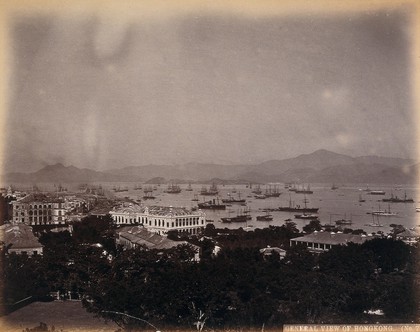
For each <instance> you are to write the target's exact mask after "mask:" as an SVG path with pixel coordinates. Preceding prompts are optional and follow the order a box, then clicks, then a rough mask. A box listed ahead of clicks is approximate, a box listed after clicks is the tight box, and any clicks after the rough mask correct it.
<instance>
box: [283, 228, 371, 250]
mask: <svg viewBox="0 0 420 332" xmlns="http://www.w3.org/2000/svg"><path fill="white" fill-rule="evenodd" d="M372 238H373V237H372V236H367V235H355V234H344V233H341V232H337V233H334V232H323V231H320V232H317V231H315V232H313V233H311V234H307V235H305V236H301V237H297V238H294V239H291V240H290V246H291V247H292V246H295V245H297V244H304V245H305V246H307V248H308V250H309V251H310V252H315V253H321V252H324V251H328V250H330V249H331V248H333V247H335V246H340V245H347V244H348V243H351V242H352V243H356V244H362V243H363V242H365V241H367V240H370V239H372Z"/></svg>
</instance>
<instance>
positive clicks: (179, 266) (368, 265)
mask: <svg viewBox="0 0 420 332" xmlns="http://www.w3.org/2000/svg"><path fill="white" fill-rule="evenodd" d="M102 226H103V225H102ZM102 226H101V227H102ZM86 227H87V226H86ZM101 229H102V231H101V232H99V235H101V236H100V237H98V234H96V233H95V232H94V231H92V232H91V234H92V236H89V238H90V240H89V239H88V238H86V237H85V238H84V239H83V240H80V238H78V237H77V236H76V237H75V236H73V237H71V236H70V235H69V234H68V233H58V234H49V235H45V236H44V237H43V238H42V239H41V240H42V241H43V242H44V244H45V246H46V247H45V253H44V255H43V256H42V257H36V258H28V257H25V256H17V255H10V256H7V257H5V264H4V265H3V273H2V276H3V281H4V282H5V283H6V287H5V289H6V290H7V291H6V293H5V295H6V296H7V297H8V298H9V300H10V301H11V300H13V299H20V298H23V297H25V296H28V295H33V294H38V295H42V294H46V293H48V292H49V291H60V292H68V291H72V292H75V293H80V294H83V295H84V300H83V303H84V305H85V306H86V307H87V308H88V309H89V310H90V311H92V312H95V313H98V314H100V315H101V316H103V317H106V318H109V319H112V320H114V321H115V322H117V323H118V324H120V325H121V326H125V327H127V326H129V325H133V324H140V325H141V324H142V323H141V322H140V321H134V320H132V319H128V318H127V317H126V316H123V315H117V314H114V313H110V311H113V312H121V313H125V314H127V315H132V316H135V317H138V318H140V319H143V320H146V321H148V322H150V323H151V324H154V325H156V326H159V327H162V326H176V327H186V326H189V327H191V326H195V325H196V324H197V321H198V319H201V322H204V321H205V324H206V326H209V327H213V328H228V327H237V326H249V327H252V326H255V327H261V326H262V325H263V324H264V326H266V327H269V326H277V325H280V324H283V323H324V324H326V323H348V322H359V323H362V322H372V321H377V320H378V318H372V317H371V316H368V315H366V314H364V312H365V311H367V310H370V309H381V310H383V311H384V313H385V316H383V317H382V318H379V319H382V322H388V323H389V322H395V323H398V322H412V321H417V318H416V317H418V315H416V314H417V313H418V311H417V310H418V303H417V301H416V293H415V292H414V291H413V290H415V289H418V284H419V272H420V271H419V270H418V266H417V265H416V264H415V262H416V257H417V255H416V254H417V253H418V251H419V249H418V248H415V247H409V246H407V245H405V244H404V243H403V242H400V241H394V240H390V239H375V240H371V241H368V242H366V243H364V244H363V245H355V244H349V245H348V246H343V247H337V248H333V249H332V250H330V251H329V252H327V253H323V254H321V255H319V256H314V255H312V254H310V253H309V252H308V251H307V250H306V248H303V247H299V246H297V247H292V248H288V252H287V255H286V258H285V259H283V260H280V259H279V257H276V256H272V257H270V258H268V259H267V258H266V259H265V258H264V257H263V256H262V255H261V254H260V252H259V249H260V248H261V247H265V246H266V245H267V244H270V245H272V246H274V245H282V246H285V245H286V244H287V243H288V241H289V239H290V238H291V237H294V236H296V231H294V230H293V227H290V225H289V226H288V227H287V228H286V227H283V228H282V227H272V228H269V229H266V230H258V231H255V232H245V231H240V230H239V231H238V230H235V231H233V232H232V233H229V232H227V231H220V232H219V231H217V230H215V229H214V228H210V229H208V230H207V232H211V233H212V234H211V239H209V238H207V239H204V240H203V241H198V239H195V240H194V239H193V240H192V241H193V242H194V243H196V244H200V246H201V247H202V249H203V252H204V251H205V252H206V255H204V258H203V259H202V260H201V261H200V262H199V263H194V262H192V261H191V260H190V258H192V255H193V251H191V250H190V249H189V247H188V246H184V247H178V248H177V249H172V250H164V251H156V250H147V249H146V248H142V247H140V248H137V249H133V250H122V249H121V248H115V247H112V246H110V245H109V236H108V229H107V228H106V227H102V228H101ZM207 235H210V234H207ZM80 236H82V235H80ZM102 239H103V241H104V242H103V243H102V244H103V245H105V244H107V243H108V247H109V249H108V251H107V252H105V250H104V246H102V247H98V246H95V245H92V244H93V243H89V241H90V242H95V243H96V242H97V241H99V240H102ZM215 241H217V244H218V245H221V246H222V247H223V248H224V249H223V250H222V251H221V252H220V253H219V255H217V256H216V257H212V256H211V248H212V244H214V242H215ZM226 244H228V245H226ZM245 244H246V245H245ZM200 317H201V318H200ZM373 319H374V320H373Z"/></svg>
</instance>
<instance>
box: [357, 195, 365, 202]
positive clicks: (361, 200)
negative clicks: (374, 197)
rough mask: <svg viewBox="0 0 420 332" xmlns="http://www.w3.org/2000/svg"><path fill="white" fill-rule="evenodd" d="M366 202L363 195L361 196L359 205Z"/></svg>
mask: <svg viewBox="0 0 420 332" xmlns="http://www.w3.org/2000/svg"><path fill="white" fill-rule="evenodd" d="M363 202H366V200H365V199H364V198H363V197H362V195H359V203H363Z"/></svg>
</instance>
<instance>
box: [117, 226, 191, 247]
mask: <svg viewBox="0 0 420 332" xmlns="http://www.w3.org/2000/svg"><path fill="white" fill-rule="evenodd" d="M117 232H118V234H119V236H120V237H123V238H125V239H127V240H129V241H130V242H131V243H134V244H137V245H145V246H146V247H148V248H150V249H169V248H173V247H176V246H179V245H181V244H187V243H188V242H185V241H173V240H170V239H168V238H166V237H164V236H161V235H159V234H157V233H152V232H149V231H148V230H147V229H146V228H144V227H141V226H125V227H122V228H120V229H119V230H118V231H117Z"/></svg>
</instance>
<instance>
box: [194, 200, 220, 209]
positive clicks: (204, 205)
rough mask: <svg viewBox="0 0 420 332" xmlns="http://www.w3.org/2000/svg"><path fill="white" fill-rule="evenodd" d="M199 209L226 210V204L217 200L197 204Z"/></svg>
mask: <svg viewBox="0 0 420 332" xmlns="http://www.w3.org/2000/svg"><path fill="white" fill-rule="evenodd" d="M198 208H199V209H207V210H226V204H221V203H219V198H217V200H216V199H213V200H210V201H206V202H203V203H198Z"/></svg>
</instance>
